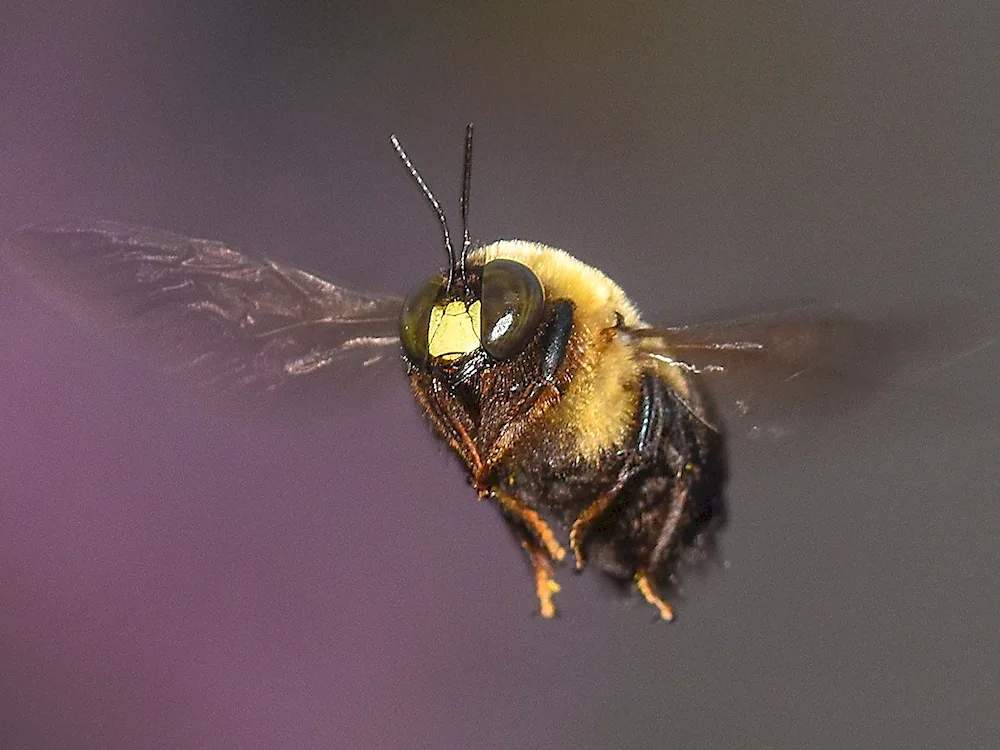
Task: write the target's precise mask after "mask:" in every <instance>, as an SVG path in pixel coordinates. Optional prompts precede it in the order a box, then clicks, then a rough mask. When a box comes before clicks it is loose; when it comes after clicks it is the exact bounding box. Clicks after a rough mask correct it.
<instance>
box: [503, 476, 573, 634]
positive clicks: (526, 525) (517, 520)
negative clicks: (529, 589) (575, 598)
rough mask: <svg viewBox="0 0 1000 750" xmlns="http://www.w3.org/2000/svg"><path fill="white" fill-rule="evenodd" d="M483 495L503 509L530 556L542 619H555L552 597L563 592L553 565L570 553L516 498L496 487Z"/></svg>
mask: <svg viewBox="0 0 1000 750" xmlns="http://www.w3.org/2000/svg"><path fill="white" fill-rule="evenodd" d="M483 494H484V496H488V497H490V498H492V499H493V500H495V501H496V503H497V505H499V506H500V509H501V510H502V511H503V514H504V517H505V518H506V519H507V522H508V523H509V524H510V527H511V530H512V531H513V532H514V534H515V535H516V536H517V537H518V539H519V540H520V542H521V546H522V547H523V548H524V551H525V552H527V553H528V560H529V561H530V562H531V566H532V568H534V571H535V594H536V595H537V596H538V606H539V611H540V612H541V614H542V617H544V618H546V619H549V618H552V617H554V616H555V614H556V608H555V605H554V604H553V603H552V597H553V596H555V595H556V594H557V593H559V584H558V583H556V580H555V568H554V566H553V565H552V562H553V561H557V562H558V561H560V560H562V559H563V558H564V557H566V550H565V549H563V547H562V545H561V544H559V540H557V539H556V535H555V534H554V533H552V529H551V528H549V525H548V524H547V523H546V522H545V520H544V519H543V518H542V517H541V516H540V515H538V513H537V512H535V511H534V510H532V509H531V508H529V507H527V506H526V505H524V504H523V503H522V502H520V501H519V500H518V499H517V498H516V497H514V496H513V495H510V494H508V493H506V492H503V491H501V490H498V489H495V488H494V489H490V490H488V491H486V492H484V493H483Z"/></svg>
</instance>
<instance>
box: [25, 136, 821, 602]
mask: <svg viewBox="0 0 1000 750" xmlns="http://www.w3.org/2000/svg"><path fill="white" fill-rule="evenodd" d="M392 142H393V145H394V147H395V149H396V151H397V153H398V155H399V157H400V158H401V160H402V161H403V163H404V165H405V166H406V168H407V170H408V171H409V173H410V175H411V177H412V178H413V179H414V180H415V182H416V183H417V185H418V186H419V187H420V189H421V190H422V191H423V193H424V195H425V197H426V198H427V200H428V201H429V203H430V204H431V206H432V207H433V209H434V211H435V212H436V214H437V217H438V220H439V222H440V226H441V230H442V233H443V236H444V246H445V249H446V251H447V253H448V265H447V267H446V268H445V269H443V270H442V271H439V272H436V273H434V274H432V275H431V276H430V277H429V278H428V279H427V280H426V281H424V282H422V283H420V284H418V285H417V286H415V287H414V289H413V290H412V291H411V292H410V293H409V295H408V296H406V297H405V299H401V298H396V297H389V296H381V295H373V294H363V293H359V292H355V291H351V290H349V289H346V288H343V287H341V286H336V285H334V284H331V283H329V282H327V281H325V280H323V279H321V278H319V277H317V276H314V275H311V274H309V273H306V272H304V271H301V270H298V269H296V268H291V267H289V266H286V265H283V264H280V263H276V262H272V261H270V260H264V259H255V258H252V257H250V256H248V255H245V254H242V253H239V252H236V251H235V250H232V249H230V248H228V247H226V246H225V245H223V244H221V243H218V242H210V241H206V240H199V239H190V238H186V237H182V236H179V235H176V234H171V233H168V232H163V231H159V230H154V229H148V228H144V227H137V226H130V225H125V224H117V223H111V222H97V223H93V224H88V225H80V224H76V225H57V226H36V227H28V228H26V229H22V230H20V231H19V232H17V233H16V234H14V235H13V236H12V237H11V238H10V240H9V241H8V243H7V246H6V256H7V261H8V263H9V264H10V265H11V266H12V267H15V268H17V269H18V270H20V271H21V272H22V273H24V274H26V275H27V276H28V277H29V278H31V279H33V280H34V281H36V282H37V283H38V284H39V285H41V286H42V287H43V288H46V289H48V290H50V291H53V292H56V293H57V294H58V296H59V297H60V298H61V299H64V300H73V301H75V302H77V303H79V304H81V305H82V306H84V307H85V308H88V309H89V311H90V312H92V313H96V314H97V317H98V318H102V319H104V320H106V321H109V322H110V323H112V324H113V325H115V326H116V327H123V328H126V329H129V330H130V331H131V332H132V333H134V334H136V335H138V337H139V338H141V339H144V340H145V341H147V342H149V343H150V344H151V345H152V347H153V348H154V350H155V352H156V354H157V355H158V357H159V358H161V359H162V360H163V361H164V362H167V363H170V364H172V365H175V366H177V367H179V368H180V369H182V370H183V371H184V373H185V375H186V376H187V377H188V378H190V379H191V380H192V381H194V382H197V383H199V384H205V385H209V386H211V387H214V388H217V389H220V390H238V391H258V392H264V393H270V394H273V393H277V392H282V391H293V392H294V391H298V390H299V389H298V388H297V387H296V386H298V385H301V384H306V383H318V384H331V383H332V384H333V385H334V386H336V385H337V384H343V383H345V382H347V381H352V380H359V379H364V378H365V377H366V376H367V375H368V374H369V373H371V371H372V370H374V369H375V368H377V367H379V366H381V363H386V362H392V361H396V362H398V361H399V357H400V355H401V358H402V362H403V365H404V368H405V371H406V373H407V375H408V377H409V380H410V385H411V388H412V391H413V394H414V396H415V398H416V400H417V402H418V403H419V404H420V406H421V408H422V409H423V411H424V413H425V414H426V417H427V420H428V421H429V423H430V425H431V427H432V428H433V430H434V431H435V432H436V433H437V434H438V436H440V437H441V438H442V439H443V440H444V441H446V442H447V444H448V445H449V446H450V447H451V448H452V449H453V450H454V452H455V453H456V454H457V455H458V456H459V458H460V459H461V460H462V462H463V463H464V464H465V466H466V468H467V471H468V476H469V482H470V483H471V485H472V487H473V488H474V490H475V492H476V494H477V495H478V497H479V499H480V500H484V501H487V502H489V503H490V504H492V505H493V506H495V507H496V508H497V510H498V511H499V512H500V513H501V515H502V516H503V518H504V519H505V520H506V522H507V524H508V526H509V528H510V531H511V533H512V534H513V535H514V537H515V539H516V540H517V542H518V543H519V544H520V545H521V547H522V548H523V549H524V552H525V554H526V556H527V559H528V561H529V563H530V565H531V568H532V570H533V573H534V581H535V591H536V595H537V599H538V606H539V609H540V612H541V615H542V616H543V617H546V618H549V617H552V616H554V614H555V612H556V609H555V606H554V603H553V597H554V595H555V594H556V593H557V592H558V591H559V586H558V584H557V582H556V567H557V565H558V564H560V563H562V562H564V560H565V561H566V562H570V563H571V564H572V565H573V566H574V567H575V568H576V569H578V570H579V569H582V568H584V566H585V565H586V564H587V562H588V561H592V562H593V563H594V564H595V565H597V566H598V567H599V568H600V569H601V570H602V571H603V572H605V573H606V574H608V575H609V576H611V577H613V578H615V579H618V580H622V581H625V582H627V583H628V584H629V585H631V586H634V589H635V591H637V592H638V594H639V595H641V597H642V598H643V599H645V601H646V602H648V603H649V604H651V605H652V606H653V607H655V609H656V612H657V613H658V615H659V617H661V618H662V619H665V620H670V619H672V618H673V610H672V608H671V605H670V604H669V603H668V601H667V599H666V598H665V596H664V592H665V590H666V589H667V588H668V587H669V586H670V585H671V583H672V581H673V577H674V573H675V570H676V567H677V564H678V562H679V561H680V560H681V559H683V558H684V557H685V556H686V555H687V554H688V553H689V552H692V551H696V550H697V549H699V548H700V546H701V545H702V543H703V542H704V541H706V540H707V539H708V538H709V537H710V535H711V532H712V531H713V530H714V528H716V526H717V525H718V523H719V522H720V521H721V519H722V515H723V511H724V507H723V500H722V488H723V487H722V485H723V481H724V470H725V457H724V446H723V431H722V429H721V427H720V422H719V420H718V418H717V417H716V414H715V410H714V408H713V406H712V403H711V402H710V400H709V398H708V396H707V395H706V393H705V391H704V389H703V383H702V379H703V378H704V377H707V376H710V375H712V376H714V375H719V374H722V375H724V374H725V373H726V372H727V371H728V369H729V368H730V365H732V364H733V363H735V362H737V360H739V361H741V362H749V363H750V364H751V365H753V364H755V363H756V362H761V363H771V364H773V363H774V362H775V361H777V362H780V364H781V372H784V373H789V374H791V375H797V374H799V373H801V372H802V371H803V370H804V369H805V368H806V367H808V366H809V363H810V362H811V361H812V360H813V359H814V358H815V357H816V356H817V354H818V353H819V352H822V351H823V350H824V348H825V346H826V343H827V339H826V338H824V335H823V332H822V331H821V330H820V329H818V328H809V327H807V326H805V327H804V326H799V325H797V324H796V323H794V322H793V323H787V322H785V321H780V320H778V321H768V320H765V319H754V320H751V321H737V322H734V323H731V324H723V325H714V326H681V327H673V328H653V327H650V326H648V325H647V324H646V323H645V322H643V320H642V318H641V317H640V315H639V312H638V310H637V309H636V307H635V305H633V304H632V302H631V301H630V300H629V299H628V297H626V295H625V293H624V292H623V291H622V289H621V288H620V287H619V286H618V285H617V284H615V283H614V282H613V281H612V280H611V279H609V278H608V277H607V276H605V275H604V274H603V273H602V272H601V271H599V270H597V269H595V268H592V267H590V266H588V265H586V264H584V263H583V262H581V261H579V260H577V259H576V258H574V257H572V256H571V255H569V254H568V253H565V252H563V251H561V250H557V249H555V248H552V247H547V246H545V245H541V244H538V243H534V242H523V241H510V240H502V241H498V242H494V243H492V244H488V245H485V246H480V245H477V244H474V243H473V242H472V241H471V239H470V235H469V231H468V210H469V185H470V170H471V156H472V126H471V125H470V126H469V127H468V129H467V131H466V138H465V157H464V169H463V180H462V192H461V214H462V239H461V243H460V244H456V243H453V242H452V239H451V237H450V234H449V230H448V223H447V220H446V218H445V214H444V212H443V210H442V209H441V206H440V204H439V203H438V201H437V200H436V199H435V197H434V195H433V194H432V192H431V191H430V189H429V188H428V187H427V185H426V184H425V183H424V181H423V179H422V178H421V176H420V175H419V173H418V172H417V170H416V169H415V168H414V167H413V165H412V163H411V162H410V160H409V158H408V157H407V155H406V154H405V152H404V151H403V148H402V146H400V144H399V142H398V141H397V140H396V139H395V137H393V139H392ZM397 366H398V365H397ZM789 379H791V378H790V376H789Z"/></svg>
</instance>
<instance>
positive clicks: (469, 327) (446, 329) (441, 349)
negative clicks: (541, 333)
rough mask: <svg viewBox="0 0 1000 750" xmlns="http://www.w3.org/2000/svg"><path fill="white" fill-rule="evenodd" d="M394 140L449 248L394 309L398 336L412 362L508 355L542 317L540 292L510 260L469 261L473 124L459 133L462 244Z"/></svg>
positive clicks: (527, 273)
mask: <svg viewBox="0 0 1000 750" xmlns="http://www.w3.org/2000/svg"><path fill="white" fill-rule="evenodd" d="M392 144H393V147H394V148H395V149H396V153H397V154H398V155H399V158H400V159H402V161H403V164H404V165H405V166H406V168H407V170H408V171H409V173H410V176H411V177H412V178H413V180H414V181H415V182H416V183H417V185H418V186H419V187H420V189H421V191H423V193H424V196H425V197H426V198H427V200H428V201H429V202H430V204H431V206H432V207H433V209H434V211H435V212H436V213H437V217H438V221H439V222H440V224H441V230H442V233H443V235H444V246H445V250H446V251H447V253H448V267H447V269H445V270H443V271H441V272H438V273H435V274H434V275H433V276H431V277H430V278H429V279H427V280H426V281H424V282H422V283H421V284H419V285H417V286H416V287H415V288H414V289H413V290H412V291H411V292H410V293H409V294H408V295H407V297H406V301H405V302H404V303H403V309H402V311H401V313H400V339H401V341H402V343H403V350H404V352H405V354H406V356H407V358H408V359H409V361H410V362H411V363H412V364H414V365H418V366H427V365H429V364H434V365H439V366H445V367H448V366H451V365H453V364H454V363H456V362H458V361H460V360H463V359H465V358H466V357H469V356H471V355H473V354H476V353H478V352H479V351H480V350H484V351H485V353H486V354H487V355H488V356H489V358H490V359H493V360H506V359H510V358H512V357H514V356H516V355H517V354H519V353H520V352H521V350H522V349H523V348H524V347H525V345H526V344H527V343H528V342H529V341H530V340H531V339H532V337H533V336H534V334H535V331H536V330H537V329H538V325H539V323H540V322H541V319H542V312H543V308H544V304H545V294H544V291H543V289H542V285H541V283H540V282H539V281H538V277H537V276H535V274H534V272H533V271H532V270H531V269H530V268H528V267H527V266H525V265H523V264H521V263H518V262H516V261H513V260H507V259H496V260H493V261H490V262H488V263H486V264H485V265H483V266H471V267H470V266H469V264H468V258H469V252H470V250H471V249H472V241H471V240H470V239H469V225H468V217H469V181H470V176H471V168H472V125H471V123H470V124H469V125H468V126H466V130H465V157H464V168H463V178H462V198H461V207H462V246H461V248H460V249H456V248H455V246H454V244H453V243H452V240H451V235H450V233H449V231H448V221H447V219H446V218H445V215H444V210H443V209H442V208H441V204H440V203H438V201H437V199H436V198H435V197H434V194H433V193H432V192H431V190H430V188H428V187H427V184H426V183H425V182H424V180H423V178H422V177H421V176H420V174H419V173H418V172H417V170H416V168H415V167H414V166H413V164H412V163H411V162H410V159H409V157H407V155H406V152H405V151H403V147H402V146H401V145H400V143H399V141H398V140H397V139H396V137H395V136H392Z"/></svg>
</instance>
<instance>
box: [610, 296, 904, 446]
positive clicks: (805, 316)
mask: <svg viewBox="0 0 1000 750" xmlns="http://www.w3.org/2000/svg"><path fill="white" fill-rule="evenodd" d="M628 333H629V335H631V336H633V337H635V338H634V340H635V343H636V346H637V350H638V352H639V354H640V357H642V358H644V359H645V360H646V362H647V363H649V364H650V366H653V367H656V368H673V369H675V371H679V372H680V374H681V375H682V376H683V377H686V378H689V379H690V380H692V381H693V382H695V383H696V384H698V385H702V386H703V387H704V388H705V389H706V390H707V391H708V392H709V394H710V395H711V397H712V402H713V405H714V407H715V408H714V409H710V408H708V406H707V405H704V404H694V405H692V406H693V408H692V410H693V411H696V412H697V413H699V414H700V415H703V419H704V420H705V421H706V422H708V423H709V424H710V426H712V427H713V428H714V429H717V430H718V429H719V428H720V423H721V422H722V421H725V422H731V423H737V422H738V423H741V424H745V425H746V426H747V427H748V428H749V430H750V432H751V433H753V434H756V433H758V432H760V431H766V432H768V433H770V434H772V435H774V436H778V437H780V436H781V435H783V434H786V433H788V432H791V431H793V430H794V429H795V428H796V427H797V426H800V425H801V424H802V423H803V422H804V421H808V420H811V419H815V418H818V417H822V416H824V415H827V416H829V415H831V413H835V412H838V411H843V410H846V409H847V408H848V407H849V406H851V405H853V404H855V403H857V401H858V400H859V397H860V396H862V395H864V394H865V393H867V392H870V391H871V390H872V388H873V387H874V386H876V385H877V384H878V383H879V382H880V381H881V379H882V378H883V377H884V375H885V374H886V371H887V368H888V367H889V366H890V363H889V359H890V357H891V355H890V351H889V348H888V337H887V336H885V335H883V334H884V332H883V331H881V330H879V329H878V327H876V326H873V325H870V324H866V323H862V322H860V321H857V320H853V319H851V318H848V317H845V316H839V315H835V314H824V313H820V312H816V311H805V310H791V311H787V312H781V313H772V314H767V315H758V316H753V317H747V318H738V319H734V320H728V321H721V322H714V323H698V324H692V325H683V326H672V327H666V328H645V329H635V330H630V331H629V332H628ZM881 356H885V361H884V362H880V361H879V358H880V357H881ZM882 364H884V365H886V367H885V368H883V367H881V365H882ZM695 392H697V389H695Z"/></svg>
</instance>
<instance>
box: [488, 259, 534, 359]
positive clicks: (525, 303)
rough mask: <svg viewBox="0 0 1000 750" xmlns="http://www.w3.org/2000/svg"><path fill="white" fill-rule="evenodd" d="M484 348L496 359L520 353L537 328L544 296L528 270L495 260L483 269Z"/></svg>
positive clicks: (509, 261) (517, 265) (504, 260)
mask: <svg viewBox="0 0 1000 750" xmlns="http://www.w3.org/2000/svg"><path fill="white" fill-rule="evenodd" d="M482 300H483V310H482V315H483V319H482V343H483V348H484V349H485V350H486V351H487V352H489V353H490V355H491V356H492V357H494V358H496V359H510V358H511V357H513V356H514V355H516V354H517V353H519V352H520V351H521V350H522V349H523V348H524V347H525V345H526V344H527V343H528V341H530V340H531V338H532V336H534V335H535V331H536V330H537V329H538V324H539V322H540V321H541V319H542V308H543V306H544V304H545V293H544V292H543V291H542V285H541V283H539V281H538V277H537V276H535V274H534V273H533V272H532V270H531V269H530V268H528V267H527V266H525V265H522V264H520V263H517V262H515V261H513V260H506V259H498V260H494V261H490V262H489V263H487V264H486V265H485V266H483V294H482Z"/></svg>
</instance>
